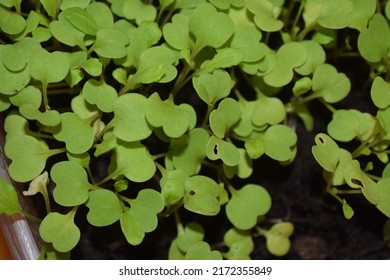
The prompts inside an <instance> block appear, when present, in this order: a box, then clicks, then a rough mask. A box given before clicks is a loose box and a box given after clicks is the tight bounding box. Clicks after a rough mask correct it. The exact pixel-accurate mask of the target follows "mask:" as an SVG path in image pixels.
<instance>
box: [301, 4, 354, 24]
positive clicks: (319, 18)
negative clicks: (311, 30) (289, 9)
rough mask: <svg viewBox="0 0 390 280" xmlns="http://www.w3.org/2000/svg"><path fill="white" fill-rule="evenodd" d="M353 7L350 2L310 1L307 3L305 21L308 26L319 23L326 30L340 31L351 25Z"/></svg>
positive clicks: (304, 14)
mask: <svg viewBox="0 0 390 280" xmlns="http://www.w3.org/2000/svg"><path fill="white" fill-rule="evenodd" d="M353 7H354V5H353V3H352V1H350V0H328V1H322V0H308V1H306V2H305V10H304V13H303V19H304V21H305V25H306V26H309V25H312V24H315V23H317V22H318V24H319V25H321V26H322V27H325V28H330V29H340V28H344V27H347V26H348V25H349V24H350V22H351V19H350V14H351V13H352V11H353Z"/></svg>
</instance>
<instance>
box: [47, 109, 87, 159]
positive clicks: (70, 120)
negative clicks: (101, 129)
mask: <svg viewBox="0 0 390 280" xmlns="http://www.w3.org/2000/svg"><path fill="white" fill-rule="evenodd" d="M75 131H77V133H75ZM53 136H54V138H55V139H57V140H59V141H63V142H65V144H66V149H67V150H68V151H69V152H71V153H73V154H82V153H84V152H86V151H88V150H89V149H90V148H91V147H92V145H93V142H94V132H93V129H92V127H91V125H90V120H88V119H85V120H83V119H81V118H80V117H79V116H78V115H76V114H75V113H72V112H65V113H62V114H61V123H60V124H59V125H57V126H55V127H53Z"/></svg>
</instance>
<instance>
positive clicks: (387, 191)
mask: <svg viewBox="0 0 390 280" xmlns="http://www.w3.org/2000/svg"><path fill="white" fill-rule="evenodd" d="M377 187H378V190H379V202H378V204H377V205H376V207H377V208H378V209H379V210H380V211H381V212H382V213H383V214H385V215H386V216H387V217H390V203H389V201H390V179H389V178H384V179H381V180H379V182H378V183H377Z"/></svg>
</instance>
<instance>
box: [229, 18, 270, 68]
mask: <svg viewBox="0 0 390 280" xmlns="http://www.w3.org/2000/svg"><path fill="white" fill-rule="evenodd" d="M260 40H261V32H260V30H258V29H257V28H256V27H255V26H250V25H241V26H236V29H235V30H234V34H233V37H232V39H231V42H230V47H231V48H232V49H235V50H238V51H239V52H240V53H241V54H242V55H243V57H242V61H244V62H255V61H259V60H260V59H262V58H263V57H264V56H265V50H264V49H263V47H262V46H263V45H262V44H261V43H260Z"/></svg>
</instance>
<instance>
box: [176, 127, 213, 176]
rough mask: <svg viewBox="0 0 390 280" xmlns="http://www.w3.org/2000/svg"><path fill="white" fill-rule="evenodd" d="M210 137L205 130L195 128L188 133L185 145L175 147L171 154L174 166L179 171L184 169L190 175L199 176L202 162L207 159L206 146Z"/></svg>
mask: <svg viewBox="0 0 390 280" xmlns="http://www.w3.org/2000/svg"><path fill="white" fill-rule="evenodd" d="M209 138H210V135H209V134H208V133H207V131H206V130H204V129H203V128H195V129H193V130H191V131H190V132H189V133H188V137H187V138H186V141H185V144H184V145H181V146H179V147H173V149H172V150H171V151H170V152H169V154H171V155H172V160H173V164H174V166H175V167H176V168H178V169H183V170H184V171H185V172H186V173H188V175H194V174H197V173H198V172H199V171H200V168H201V162H202V160H203V159H204V158H205V157H206V145H207V143H208V141H209Z"/></svg>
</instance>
